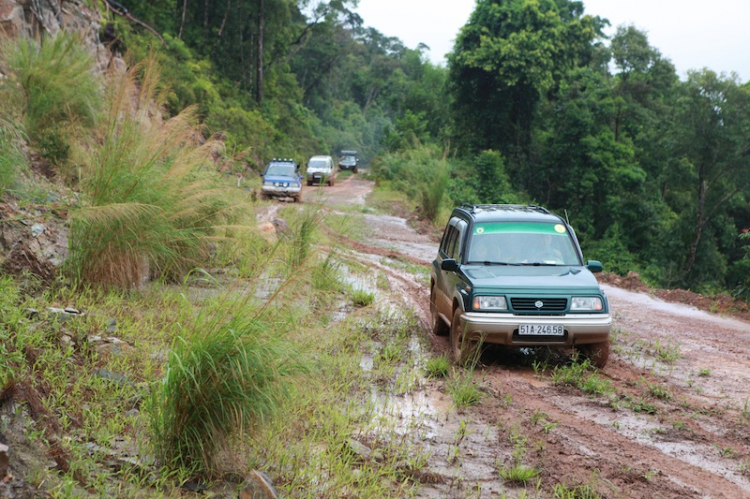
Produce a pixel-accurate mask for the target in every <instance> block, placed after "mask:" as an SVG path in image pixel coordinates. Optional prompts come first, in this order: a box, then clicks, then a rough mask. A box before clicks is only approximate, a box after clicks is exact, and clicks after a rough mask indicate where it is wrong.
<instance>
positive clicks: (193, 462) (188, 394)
mask: <svg viewBox="0 0 750 499" xmlns="http://www.w3.org/2000/svg"><path fill="white" fill-rule="evenodd" d="M222 307H223V308H222ZM252 312H253V310H252V309H251V307H248V306H247V304H246V303H244V302H238V303H233V304H226V303H225V304H221V303H220V304H218V306H217V307H216V309H215V310H214V311H213V312H202V313H201V314H200V315H199V316H198V318H197V319H196V321H195V323H194V324H193V325H192V327H191V328H190V329H189V330H187V331H186V332H185V335H184V336H180V337H178V338H177V339H176V340H175V342H174V345H173V348H172V351H171V353H170V356H169V362H168V366H167V369H166V372H165V374H164V377H163V379H162V380H161V381H159V382H157V383H156V384H155V385H154V386H153V389H152V392H151V396H150V398H149V400H148V402H147V404H146V412H147V414H148V420H149V422H150V429H151V433H152V444H153V447H154V452H155V456H156V457H157V459H158V460H159V462H160V463H161V464H162V465H164V466H166V467H167V468H172V469H182V470H185V471H187V472H188V473H190V474H193V475H197V476H212V475H214V474H215V473H216V472H217V471H219V467H220V466H219V462H220V459H219V458H220V456H221V455H222V453H223V452H225V451H228V450H230V448H229V443H230V441H231V440H232V437H240V436H241V434H242V433H243V432H244V431H246V430H248V429H250V428H252V427H253V425H255V424H257V423H258V422H261V421H264V420H265V419H266V418H268V417H269V416H271V415H273V414H274V413H275V412H276V411H277V409H278V408H279V405H280V403H281V402H282V401H283V400H284V399H285V398H286V397H287V396H288V394H289V393H290V390H291V387H292V383H293V375H294V374H296V373H300V372H304V371H305V370H306V368H305V365H304V362H303V361H302V360H300V359H301V357H300V355H299V353H298V352H296V351H294V350H293V347H292V344H293V342H290V341H288V340H286V339H285V336H284V333H283V330H284V327H283V326H278V327H275V325H274V324H273V323H272V322H269V321H265V320H260V319H258V318H256V317H253V316H252V315H251V313H252Z"/></svg>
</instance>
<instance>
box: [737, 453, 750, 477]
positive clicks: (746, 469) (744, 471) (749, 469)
mask: <svg viewBox="0 0 750 499" xmlns="http://www.w3.org/2000/svg"><path fill="white" fill-rule="evenodd" d="M737 471H739V472H740V474H741V475H745V476H747V475H750V457H749V458H747V459H744V460H743V461H741V462H740V465H739V467H738V468H737Z"/></svg>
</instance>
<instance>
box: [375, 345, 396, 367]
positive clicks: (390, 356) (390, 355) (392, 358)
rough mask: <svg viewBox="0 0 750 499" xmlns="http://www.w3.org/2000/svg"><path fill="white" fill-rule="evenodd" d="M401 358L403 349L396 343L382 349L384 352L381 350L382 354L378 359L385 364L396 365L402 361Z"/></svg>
mask: <svg viewBox="0 0 750 499" xmlns="http://www.w3.org/2000/svg"><path fill="white" fill-rule="evenodd" d="M401 358H402V348H401V347H400V346H398V345H396V344H395V343H388V344H387V345H385V346H384V347H383V348H382V350H380V354H378V359H380V361H381V362H383V363H385V364H393V363H396V362H398V361H400V360H401Z"/></svg>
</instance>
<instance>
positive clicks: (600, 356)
mask: <svg viewBox="0 0 750 499" xmlns="http://www.w3.org/2000/svg"><path fill="white" fill-rule="evenodd" d="M576 350H578V352H580V354H581V355H583V357H584V358H586V359H588V360H589V361H590V362H591V364H592V365H593V366H594V367H596V368H597V369H601V368H603V367H604V366H606V365H607V361H608V360H609V340H607V341H602V342H601V343H588V344H586V345H577V346H576Z"/></svg>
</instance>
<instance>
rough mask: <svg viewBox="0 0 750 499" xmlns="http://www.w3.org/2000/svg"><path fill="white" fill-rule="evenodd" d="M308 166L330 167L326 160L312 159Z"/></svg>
mask: <svg viewBox="0 0 750 499" xmlns="http://www.w3.org/2000/svg"><path fill="white" fill-rule="evenodd" d="M307 167H308V168H328V163H326V162H325V161H318V160H316V161H310V163H308V165H307Z"/></svg>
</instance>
